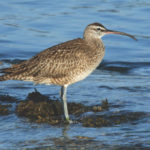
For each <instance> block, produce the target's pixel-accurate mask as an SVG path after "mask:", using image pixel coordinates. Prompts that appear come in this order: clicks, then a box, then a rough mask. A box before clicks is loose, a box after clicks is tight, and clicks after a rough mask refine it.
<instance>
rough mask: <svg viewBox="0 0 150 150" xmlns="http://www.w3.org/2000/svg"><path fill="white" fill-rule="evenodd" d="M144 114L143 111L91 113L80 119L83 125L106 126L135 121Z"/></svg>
mask: <svg viewBox="0 0 150 150" xmlns="http://www.w3.org/2000/svg"><path fill="white" fill-rule="evenodd" d="M144 116H146V113H144V112H117V113H108V114H104V115H92V116H88V117H86V118H84V119H83V120H82V123H83V126H85V127H107V126H113V125H120V124H123V123H135V122H136V121H138V120H139V119H141V118H142V117H144Z"/></svg>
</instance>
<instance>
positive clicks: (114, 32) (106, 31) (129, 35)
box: [105, 29, 137, 41]
mask: <svg viewBox="0 0 150 150" xmlns="http://www.w3.org/2000/svg"><path fill="white" fill-rule="evenodd" d="M105 33H106V34H120V35H125V36H128V37H130V38H132V39H134V40H136V41H137V39H136V38H135V37H134V36H133V35H131V34H128V33H124V32H120V31H114V30H108V29H107V30H105Z"/></svg>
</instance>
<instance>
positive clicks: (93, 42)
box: [83, 35, 103, 48]
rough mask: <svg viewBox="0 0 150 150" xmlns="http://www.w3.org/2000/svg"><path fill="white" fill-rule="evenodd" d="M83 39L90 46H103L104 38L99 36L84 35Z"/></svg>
mask: <svg viewBox="0 0 150 150" xmlns="http://www.w3.org/2000/svg"><path fill="white" fill-rule="evenodd" d="M83 39H84V41H85V42H86V43H87V44H88V45H89V46H92V47H95V48H100V47H101V46H103V43H102V40H101V39H100V38H99V37H97V36H90V35H89V36H84V38H83Z"/></svg>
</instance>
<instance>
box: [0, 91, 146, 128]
mask: <svg viewBox="0 0 150 150" xmlns="http://www.w3.org/2000/svg"><path fill="white" fill-rule="evenodd" d="M13 105H14V106H15V113H16V115H17V116H19V117H25V118H28V119H29V121H31V122H36V123H48V124H50V125H60V124H64V123H65V120H64V118H63V109H62V102H61V100H58V99H55V100H52V99H51V98H49V97H48V96H46V95H42V94H41V93H39V92H38V91H37V90H35V92H32V93H29V94H28V96H27V98H26V99H25V100H20V101H18V100H17V99H16V98H14V97H11V96H9V95H0V115H8V114H11V113H14V109H13V110H11V111H10V108H14V107H12V106H13ZM113 107H116V106H115V105H114V106H113V105H112V104H109V103H108V100H107V99H105V100H102V101H101V104H99V105H93V106H86V105H84V104H81V103H75V102H68V110H69V114H70V115H71V118H73V121H74V122H76V123H80V124H81V125H82V126H84V127H107V126H114V125H119V124H123V123H135V122H136V121H138V120H139V119H141V118H143V117H146V116H147V114H146V113H143V112H128V111H120V112H111V109H112V108H113ZM117 107H119V106H117ZM86 112H91V113H92V114H91V113H90V115H89V114H88V113H86Z"/></svg>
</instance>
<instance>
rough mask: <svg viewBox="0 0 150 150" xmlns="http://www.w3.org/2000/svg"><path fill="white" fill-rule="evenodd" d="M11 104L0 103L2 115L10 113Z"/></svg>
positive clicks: (0, 113)
mask: <svg viewBox="0 0 150 150" xmlns="http://www.w3.org/2000/svg"><path fill="white" fill-rule="evenodd" d="M8 107H10V105H1V104H0V115H8V114H9V109H8Z"/></svg>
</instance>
